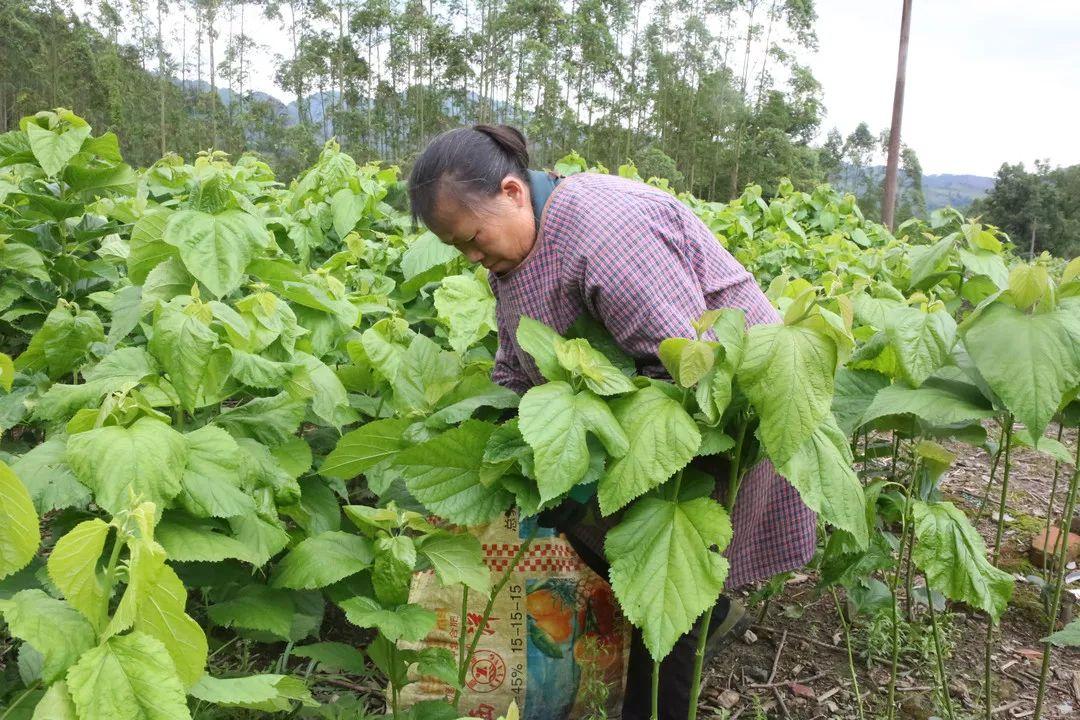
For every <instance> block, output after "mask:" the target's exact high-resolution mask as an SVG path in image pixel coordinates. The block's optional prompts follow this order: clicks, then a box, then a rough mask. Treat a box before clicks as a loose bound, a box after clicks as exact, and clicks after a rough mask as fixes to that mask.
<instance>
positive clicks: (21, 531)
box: [0, 461, 41, 578]
mask: <svg viewBox="0 0 1080 720" xmlns="http://www.w3.org/2000/svg"><path fill="white" fill-rule="evenodd" d="M40 544H41V530H40V529H39V527H38V517H37V513H36V512H34V503H33V501H32V500H31V499H30V493H29V491H28V490H27V489H26V486H25V485H23V484H22V482H20V481H19V478H18V477H17V476H16V475H15V473H14V472H13V471H12V470H11V468H9V467H8V466H7V464H6V463H4V462H3V461H0V578H5V577H7V576H8V575H11V574H12V573H14V572H18V571H19V570H22V569H23V568H24V567H26V566H27V564H29V562H30V561H31V560H32V559H33V558H34V555H35V554H36V553H37V549H38V545H40Z"/></svg>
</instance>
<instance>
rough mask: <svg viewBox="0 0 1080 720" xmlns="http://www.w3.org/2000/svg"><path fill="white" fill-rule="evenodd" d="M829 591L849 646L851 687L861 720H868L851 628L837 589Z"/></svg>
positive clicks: (833, 587) (832, 588) (845, 642)
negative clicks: (857, 672) (860, 687)
mask: <svg viewBox="0 0 1080 720" xmlns="http://www.w3.org/2000/svg"><path fill="white" fill-rule="evenodd" d="M829 591H830V592H831V593H832V597H833V602H834V603H835V604H836V614H837V616H838V617H839V618H840V625H841V627H843V629H844V644H845V645H847V662H848V672H849V673H851V687H852V689H853V690H854V691H855V699H856V700H857V701H858V703H859V720H866V716H865V714H864V713H863V701H862V693H861V692H859V676H858V675H857V674H856V673H855V655H854V654H853V653H852V651H851V628H850V627H849V626H848V622H847V618H845V617H844V610H843V608H841V607H840V596H839V595H837V594H836V587H835V586H832V587H830V588H829Z"/></svg>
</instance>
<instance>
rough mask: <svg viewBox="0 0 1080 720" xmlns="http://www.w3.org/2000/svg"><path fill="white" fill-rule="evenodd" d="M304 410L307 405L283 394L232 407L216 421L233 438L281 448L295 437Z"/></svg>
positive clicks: (255, 399)
mask: <svg viewBox="0 0 1080 720" xmlns="http://www.w3.org/2000/svg"><path fill="white" fill-rule="evenodd" d="M304 411H305V403H304V402H301V401H299V400H296V399H294V398H292V397H291V396H290V395H289V394H288V393H287V392H281V393H278V394H277V395H274V396H273V397H258V398H254V399H253V400H249V401H248V402H246V403H244V404H243V405H237V406H236V407H234V408H230V409H228V410H226V411H224V412H223V413H221V414H220V415H218V416H217V417H216V418H214V423H215V424H217V425H220V426H221V427H223V428H225V429H226V430H228V431H229V432H230V433H231V434H232V435H233V436H234V437H246V438H251V439H252V440H258V441H259V442H261V443H263V444H264V445H271V446H272V445H280V444H281V443H284V442H288V441H289V440H290V439H291V438H292V437H293V433H295V432H296V429H297V427H299V425H300V423H301V422H303V421H304Z"/></svg>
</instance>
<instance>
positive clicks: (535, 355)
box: [516, 315, 570, 382]
mask: <svg viewBox="0 0 1080 720" xmlns="http://www.w3.org/2000/svg"><path fill="white" fill-rule="evenodd" d="M516 337H517V341H518V345H520V346H521V349H522V350H524V351H525V352H527V353H529V355H531V356H532V359H533V360H534V361H535V362H536V367H537V368H539V370H540V374H541V375H543V376H544V377H545V378H547V379H548V380H549V381H551V382H555V381H557V380H565V381H569V380H570V373H569V372H568V371H567V370H566V368H564V367H563V366H562V365H560V364H559V358H558V356H557V355H556V353H555V344H556V343H557V342H558V341H559V340H561V339H562V338H560V337H559V334H558V333H557V332H555V331H554V330H552V329H551V328H549V327H548V326H547V325H545V324H543V323H542V322H538V321H536V320H533V319H532V318H531V317H528V316H525V315H523V316H521V318H520V319H519V320H518V326H517V333H516Z"/></svg>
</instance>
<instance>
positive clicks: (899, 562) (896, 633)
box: [888, 441, 911, 720]
mask: <svg viewBox="0 0 1080 720" xmlns="http://www.w3.org/2000/svg"><path fill="white" fill-rule="evenodd" d="M898 445H899V441H897V443H896V444H895V445H894V450H893V467H894V469H895V467H896V462H895V461H896V450H897V446H898ZM893 477H894V478H895V475H894V476H893ZM901 487H902V488H903V490H904V510H903V512H902V513H901V515H900V547H899V548H897V553H896V572H894V573H893V576H892V582H891V583H890V584H889V592H890V594H891V595H892V667H891V669H890V671H889V715H888V720H893V718H895V717H896V674H897V670H898V666H899V660H900V612H899V605H900V601H899V600H898V599H897V597H896V591H897V589H898V588H899V587H900V573H901V572H903V569H904V548H905V545H906V544H907V536H908V521H907V518H908V506H909V505H910V503H911V496H910V495H909V494H908V491H907V487H906V486H903V485H901Z"/></svg>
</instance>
